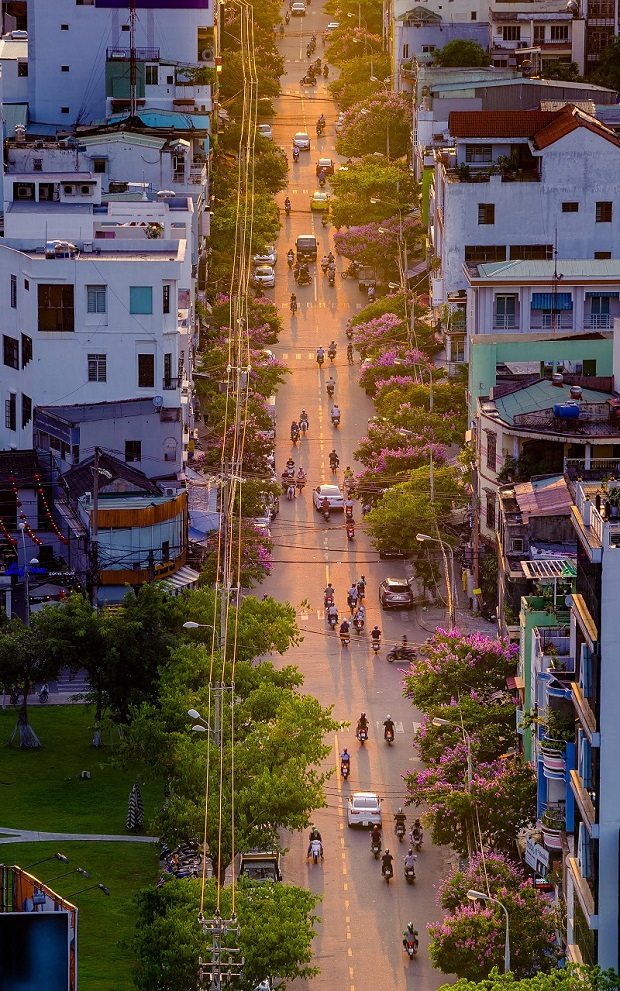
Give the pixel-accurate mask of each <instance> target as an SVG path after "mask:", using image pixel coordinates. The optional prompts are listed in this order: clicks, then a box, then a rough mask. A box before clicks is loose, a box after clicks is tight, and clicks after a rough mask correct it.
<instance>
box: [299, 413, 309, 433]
mask: <svg viewBox="0 0 620 991" xmlns="http://www.w3.org/2000/svg"><path fill="white" fill-rule="evenodd" d="M302 423H305V424H306V430H308V429H309V427H310V421H309V420H308V414H307V413H306V411H305V409H302V411H301V413H300V414H299V426H300V427H301V425H302Z"/></svg>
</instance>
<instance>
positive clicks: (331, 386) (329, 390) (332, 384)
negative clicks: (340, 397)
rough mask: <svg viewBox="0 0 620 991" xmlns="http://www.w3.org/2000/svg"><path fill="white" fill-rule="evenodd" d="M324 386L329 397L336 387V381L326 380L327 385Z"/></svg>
mask: <svg viewBox="0 0 620 991" xmlns="http://www.w3.org/2000/svg"><path fill="white" fill-rule="evenodd" d="M325 388H326V389H327V395H328V396H329V398H330V399H331V398H332V396H333V394H334V389H335V388H336V383H335V382H328V383H327V385H326V386H325Z"/></svg>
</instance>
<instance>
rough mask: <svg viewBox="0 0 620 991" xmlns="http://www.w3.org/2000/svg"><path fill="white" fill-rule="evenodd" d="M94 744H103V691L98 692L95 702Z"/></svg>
mask: <svg viewBox="0 0 620 991" xmlns="http://www.w3.org/2000/svg"><path fill="white" fill-rule="evenodd" d="M92 746H93V747H100V746H101V692H97V700H96V702H95V732H94V733H93V742H92Z"/></svg>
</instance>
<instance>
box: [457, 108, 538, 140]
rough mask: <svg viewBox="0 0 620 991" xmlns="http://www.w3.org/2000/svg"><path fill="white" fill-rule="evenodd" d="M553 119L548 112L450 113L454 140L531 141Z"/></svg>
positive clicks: (495, 111) (470, 111)
mask: <svg viewBox="0 0 620 991" xmlns="http://www.w3.org/2000/svg"><path fill="white" fill-rule="evenodd" d="M556 116H557V112H553V111H551V110H453V111H452V113H451V114H450V115H449V117H448V130H449V131H450V134H451V135H452V137H454V138H531V137H533V135H534V134H536V132H537V131H540V130H541V128H543V127H545V125H546V124H550V123H551V121H552V120H553V119H554V118H555V117H556Z"/></svg>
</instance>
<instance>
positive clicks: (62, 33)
mask: <svg viewBox="0 0 620 991" xmlns="http://www.w3.org/2000/svg"><path fill="white" fill-rule="evenodd" d="M192 6H193V7H194V8H195V7H196V4H192ZM189 7H190V5H189V3H188V4H187V7H186V8H185V9H183V12H182V16H179V9H178V8H179V5H178V4H177V5H176V8H177V9H165V8H163V7H160V6H159V5H158V4H157V5H154V7H153V8H147V7H145V6H144V5H143V4H140V5H139V7H138V11H137V17H136V38H135V44H136V47H137V48H159V49H160V50H161V52H162V54H165V57H166V59H167V60H172V61H179V62H185V63H187V62H189V63H194V64H195V63H197V62H198V61H199V57H200V50H199V49H200V45H199V36H198V32H199V28H201V27H202V28H212V27H213V13H214V6H211V5H206V4H205V5H203V7H202V9H189ZM63 25H66V26H67V29H63ZM128 25H129V9H128V7H124V8H121V7H120V6H116V9H114V7H113V5H112V4H110V5H109V7H104V6H102V5H101V4H99V5H98V6H94V5H93V4H92V3H91V4H89V3H84V4H79V5H76V3H75V0H54V3H49V0H28V42H29V53H30V58H29V62H30V70H29V76H28V83H29V101H30V116H31V119H33V120H36V121H38V122H41V123H49V124H56V125H60V126H67V125H71V124H74V123H76V122H77V121H79V122H80V123H87V122H89V121H91V120H95V119H97V118H101V117H103V116H104V114H105V106H106V105H105V71H104V69H105V64H104V63H105V57H106V49H107V48H108V47H120V48H128V46H129V31H127V30H123V27H124V26H125V27H127V26H128ZM63 65H68V67H69V71H68V72H63V71H62V69H61V66H63ZM63 107H67V109H68V112H67V113H63V111H62V108H63Z"/></svg>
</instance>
